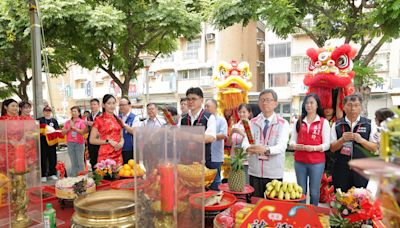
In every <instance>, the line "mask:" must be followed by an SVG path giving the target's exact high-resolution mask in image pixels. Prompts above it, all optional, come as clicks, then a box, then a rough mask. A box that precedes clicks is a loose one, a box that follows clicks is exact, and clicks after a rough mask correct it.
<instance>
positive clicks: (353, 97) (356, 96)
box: [343, 93, 363, 104]
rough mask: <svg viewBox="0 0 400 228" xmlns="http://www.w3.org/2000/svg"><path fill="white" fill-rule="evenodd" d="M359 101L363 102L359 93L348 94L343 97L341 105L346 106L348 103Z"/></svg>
mask: <svg viewBox="0 0 400 228" xmlns="http://www.w3.org/2000/svg"><path fill="white" fill-rule="evenodd" d="M357 100H358V101H359V102H360V103H362V102H363V99H362V96H361V95H360V94H359V93H354V94H350V95H347V96H345V97H344V99H343V104H346V103H347V102H349V101H357Z"/></svg>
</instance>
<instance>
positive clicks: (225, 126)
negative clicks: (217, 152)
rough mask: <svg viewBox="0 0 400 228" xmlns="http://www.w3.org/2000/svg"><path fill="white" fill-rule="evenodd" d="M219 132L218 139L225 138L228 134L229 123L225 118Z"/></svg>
mask: <svg viewBox="0 0 400 228" xmlns="http://www.w3.org/2000/svg"><path fill="white" fill-rule="evenodd" d="M218 130H219V132H218V133H217V136H216V138H217V140H225V139H226V138H227V135H228V123H227V122H226V120H225V118H223V119H222V122H221V126H220V129H218Z"/></svg>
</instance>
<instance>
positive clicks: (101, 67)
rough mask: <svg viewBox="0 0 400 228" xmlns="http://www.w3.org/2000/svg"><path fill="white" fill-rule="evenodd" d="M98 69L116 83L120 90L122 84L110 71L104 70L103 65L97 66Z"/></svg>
mask: <svg viewBox="0 0 400 228" xmlns="http://www.w3.org/2000/svg"><path fill="white" fill-rule="evenodd" d="M99 67H100V69H102V70H104V71H105V72H107V74H108V75H110V77H111V78H112V79H113V80H114V82H115V83H117V85H118V86H119V87H120V88H122V82H121V80H120V79H119V78H118V77H117V76H116V75H115V74H114V72H112V71H111V70H110V69H108V68H106V67H105V66H103V65H101V64H100V65H99Z"/></svg>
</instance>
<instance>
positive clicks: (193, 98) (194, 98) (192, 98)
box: [187, 97, 200, 102]
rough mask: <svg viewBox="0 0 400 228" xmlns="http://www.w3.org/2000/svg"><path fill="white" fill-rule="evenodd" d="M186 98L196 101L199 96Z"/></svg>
mask: <svg viewBox="0 0 400 228" xmlns="http://www.w3.org/2000/svg"><path fill="white" fill-rule="evenodd" d="M187 99H188V101H189V102H192V101H197V100H199V99H200V98H198V97H188V98H187Z"/></svg>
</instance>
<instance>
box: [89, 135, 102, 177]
mask: <svg viewBox="0 0 400 228" xmlns="http://www.w3.org/2000/svg"><path fill="white" fill-rule="evenodd" d="M99 149H100V146H99V145H93V144H90V143H89V140H88V150H89V160H90V165H91V166H92V170H95V168H94V166H95V165H96V164H97V157H98V156H99Z"/></svg>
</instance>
